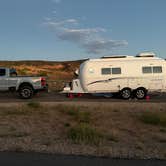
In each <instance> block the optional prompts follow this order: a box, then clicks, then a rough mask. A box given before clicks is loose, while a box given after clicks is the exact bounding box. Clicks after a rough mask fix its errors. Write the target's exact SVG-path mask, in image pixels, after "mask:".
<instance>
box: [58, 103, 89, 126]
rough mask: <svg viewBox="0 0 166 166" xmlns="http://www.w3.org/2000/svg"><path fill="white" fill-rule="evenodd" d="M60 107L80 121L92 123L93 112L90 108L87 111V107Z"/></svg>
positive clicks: (62, 110)
mask: <svg viewBox="0 0 166 166" xmlns="http://www.w3.org/2000/svg"><path fill="white" fill-rule="evenodd" d="M58 109H59V110H60V111H61V112H63V113H64V114H67V115H69V116H71V117H73V119H74V120H76V121H77V122H79V123H90V120H91V113H90V112H89V111H90V110H88V111H86V110H85V107H75V106H59V107H58Z"/></svg>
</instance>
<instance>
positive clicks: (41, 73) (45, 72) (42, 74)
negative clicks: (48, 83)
mask: <svg viewBox="0 0 166 166" xmlns="http://www.w3.org/2000/svg"><path fill="white" fill-rule="evenodd" d="M37 75H39V76H48V72H47V71H43V70H40V71H38V74H37Z"/></svg>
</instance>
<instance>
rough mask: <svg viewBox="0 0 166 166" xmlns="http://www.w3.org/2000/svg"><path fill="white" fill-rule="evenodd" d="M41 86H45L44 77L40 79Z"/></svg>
mask: <svg viewBox="0 0 166 166" xmlns="http://www.w3.org/2000/svg"><path fill="white" fill-rule="evenodd" d="M41 86H46V79H45V78H44V77H42V78H41Z"/></svg>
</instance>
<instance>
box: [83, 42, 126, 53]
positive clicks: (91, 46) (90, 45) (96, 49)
mask: <svg viewBox="0 0 166 166" xmlns="http://www.w3.org/2000/svg"><path fill="white" fill-rule="evenodd" d="M127 45H128V42H127V41H125V40H119V41H118V40H106V39H101V40H94V41H90V42H87V43H84V44H83V47H84V48H85V49H86V50H87V52H88V53H94V54H100V53H103V52H107V51H110V50H113V49H116V48H119V47H124V46H127Z"/></svg>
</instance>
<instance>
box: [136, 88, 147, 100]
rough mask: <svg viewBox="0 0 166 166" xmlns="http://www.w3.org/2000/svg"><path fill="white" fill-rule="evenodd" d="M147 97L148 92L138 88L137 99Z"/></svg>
mask: <svg viewBox="0 0 166 166" xmlns="http://www.w3.org/2000/svg"><path fill="white" fill-rule="evenodd" d="M146 95H147V90H146V89H145V88H138V89H136V90H135V97H136V98H137V99H144V98H145V97H146Z"/></svg>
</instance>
